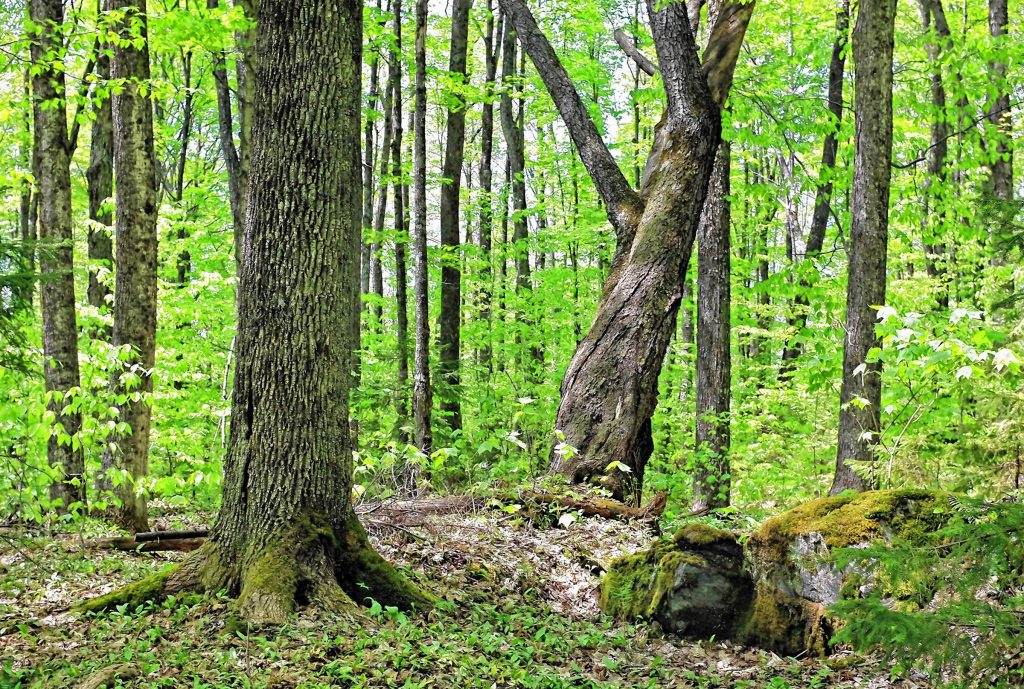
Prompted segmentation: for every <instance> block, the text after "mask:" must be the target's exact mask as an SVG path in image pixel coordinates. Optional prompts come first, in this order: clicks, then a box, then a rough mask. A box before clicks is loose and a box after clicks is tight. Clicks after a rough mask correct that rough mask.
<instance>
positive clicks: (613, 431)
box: [502, 0, 753, 500]
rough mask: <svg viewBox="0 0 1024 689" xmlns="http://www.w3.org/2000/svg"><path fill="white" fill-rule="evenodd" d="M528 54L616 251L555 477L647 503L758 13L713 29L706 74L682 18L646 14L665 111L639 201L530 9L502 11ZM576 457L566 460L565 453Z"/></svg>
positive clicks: (736, 14)
mask: <svg viewBox="0 0 1024 689" xmlns="http://www.w3.org/2000/svg"><path fill="white" fill-rule="evenodd" d="M502 8H503V9H504V10H505V11H506V12H507V14H508V18H509V20H510V21H511V22H512V24H513V26H514V28H515V30H516V33H517V34H518V36H519V39H520V41H521V42H522V44H523V47H524V49H525V50H526V52H527V53H528V54H529V55H530V58H531V59H532V60H533V63H534V65H535V66H536V67H537V70H538V72H539V73H540V75H541V77H542V79H543V80H544V83H545V85H546V86H547V89H548V91H549V92H550V93H551V96H552V98H553V99H554V101H555V104H556V106H557V107H558V110H559V112H560V113H561V115H562V119H563V120H564V121H565V123H566V126H567V128H568V129H569V133H570V135H571V136H572V137H573V141H574V143H575V144H576V148H577V150H578V151H579V154H580V157H581V158H582V159H583V163H584V165H585V166H586V168H587V171H588V172H589V173H590V176H591V178H592V179H593V180H594V184H595V186H596V187H597V189H598V193H599V194H600V195H601V197H602V200H603V201H604V203H605V206H606V209H607V212H608V217H609V220H610V222H611V224H612V227H613V228H614V229H615V232H616V241H617V245H616V251H615V257H614V259H613V262H612V266H611V270H610V272H609V275H608V278H607V279H606V281H605V285H604V291H603V294H602V297H601V302H600V304H599V305H598V309H597V314H596V316H595V317H594V322H593V324H592V325H591V328H590V331H589V332H588V333H587V335H586V336H585V337H584V338H583V340H582V341H581V342H580V343H579V345H578V346H577V349H576V353H575V354H574V355H573V358H572V361H571V362H570V364H569V367H568V370H567V371H566V373H565V377H564V379H563V381H562V399H561V403H560V404H559V408H558V415H557V419H556V428H557V430H558V431H559V432H560V433H561V435H562V436H564V441H563V442H560V443H557V444H556V445H555V447H554V448H553V450H552V456H551V462H552V463H551V470H552V471H553V472H557V473H560V474H563V475H565V476H566V477H568V478H569V479H570V480H571V481H573V482H579V481H584V480H595V481H598V482H600V483H602V484H603V485H605V486H607V487H608V488H609V489H610V490H611V491H612V493H613V494H614V495H615V496H616V497H619V498H627V497H628V498H629V499H632V500H637V499H639V495H640V487H641V485H642V480H643V472H644V467H645V465H646V463H647V459H648V458H649V457H650V454H651V452H652V450H653V440H652V437H651V416H652V415H653V413H654V408H655V405H656V403H657V383H658V374H659V373H660V372H661V365H662V361H663V359H664V356H665V351H666V348H667V346H668V342H669V339H670V338H671V336H672V332H673V330H674V329H675V322H676V314H677V312H678V309H679V302H680V284H681V283H680V276H681V275H683V274H685V271H686V267H687V264H688V262H689V258H690V252H691V250H692V247H693V241H694V237H695V235H696V232H697V223H698V221H699V220H700V214H701V209H702V207H703V205H704V197H705V195H706V192H707V187H708V180H709V178H710V175H711V170H712V167H713V165H714V159H715V151H716V150H717V148H718V143H719V139H720V130H721V119H720V115H719V107H720V104H721V103H722V102H723V101H724V99H725V95H726V94H727V93H728V87H729V84H730V83H731V79H732V72H733V67H734V66H735V61H736V57H737V55H738V53H739V46H740V43H741V42H742V38H743V34H744V33H745V30H746V26H747V22H748V21H749V18H750V13H751V12H752V10H753V5H736V4H730V5H728V6H727V8H726V9H725V10H723V12H722V21H720V22H719V23H718V24H717V25H716V26H715V28H714V31H713V35H712V38H711V41H710V45H709V48H708V51H707V52H706V57H705V61H704V65H703V67H702V65H701V63H700V60H699V59H698V57H697V48H696V44H695V42H694V38H693V33H692V31H691V29H690V24H689V19H688V17H687V12H686V7H685V6H684V5H682V4H678V3H675V4H668V5H666V6H664V7H661V8H660V9H656V8H655V5H654V2H653V0H650V1H649V2H648V12H649V14H650V16H651V25H652V30H653V35H654V43H655V48H656V49H657V52H658V61H659V63H660V69H661V72H662V79H663V82H664V84H665V91H666V95H667V99H668V107H667V109H666V111H665V114H664V115H663V117H662V120H661V122H660V123H659V126H658V128H657V131H656V135H655V142H654V147H653V149H652V151H651V154H650V156H649V157H648V159H647V165H646V169H645V170H644V176H643V181H642V184H641V189H640V191H639V193H638V192H636V191H634V190H633V189H632V188H631V187H630V185H629V182H628V181H627V180H626V178H625V176H624V175H623V174H622V171H621V170H620V169H619V167H618V164H617V163H616V162H615V159H614V158H612V156H611V154H610V153H609V151H608V148H607V147H606V146H605V144H604V142H603V141H602V140H601V138H600V135H599V133H598V131H597V127H596V126H595V125H594V123H593V121H592V120H591V119H590V117H589V115H588V113H587V110H586V108H585V106H584V105H583V103H582V100H581V99H580V96H579V94H578V93H577V92H576V90H575V88H574V86H573V85H572V82H571V81H570V79H569V76H568V74H567V73H566V72H565V70H564V68H563V67H562V65H561V63H560V62H559V60H558V58H557V56H556V55H555V53H554V51H553V50H552V48H551V46H550V44H549V43H548V42H547V39H546V38H545V37H544V35H543V34H542V33H541V32H540V29H539V28H538V27H537V24H536V21H535V20H534V18H533V15H532V14H531V12H530V10H529V8H528V7H527V6H526V5H525V4H524V3H523V1H522V0H502ZM567 446H569V447H572V448H574V449H573V451H566V447H567Z"/></svg>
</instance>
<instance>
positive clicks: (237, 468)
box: [85, 0, 431, 623]
mask: <svg viewBox="0 0 1024 689" xmlns="http://www.w3.org/2000/svg"><path fill="white" fill-rule="evenodd" d="M259 10H260V22H261V24H260V33H259V38H258V39H257V44H256V49H255V52H256V58H257V60H258V62H259V64H260V69H259V71H258V72H257V73H256V90H255V98H256V101H255V108H256V111H255V122H254V127H253V158H252V168H251V172H250V180H249V184H250V186H249V199H248V204H247V211H246V212H247V215H246V222H245V233H246V236H245V251H244V252H243V255H242V264H241V272H240V274H239V287H238V289H239V302H238V309H239V312H238V336H237V338H238V339H237V352H238V359H237V365H236V369H235V384H234V390H233V395H232V427H231V440H230V444H229V447H228V456H227V459H226V464H225V470H224V496H223V503H222V506H221V509H220V513H219V515H218V518H217V522H216V526H215V527H214V529H213V530H212V533H211V535H210V538H209V539H208V541H207V542H206V543H205V544H204V545H203V546H202V547H201V548H200V549H199V550H197V551H196V552H194V553H193V554H192V555H191V556H190V557H189V558H188V559H187V560H186V561H185V562H183V563H182V565H181V566H180V567H179V568H178V569H177V570H174V571H173V572H171V573H170V574H169V575H162V578H160V575H158V578H156V579H152V580H149V582H148V583H146V584H145V585H144V586H143V585H142V584H137V585H136V588H135V595H134V597H130V598H129V599H130V600H138V599H139V595H138V592H139V588H138V587H139V586H143V589H142V591H143V592H144V593H146V595H160V594H163V593H165V592H173V591H177V590H183V589H186V590H187V589H198V590H213V591H216V590H220V589H226V590H227V591H229V592H231V593H232V594H233V595H235V596H237V597H238V601H237V609H238V612H239V613H240V615H241V616H242V617H243V618H245V619H248V620H250V621H253V622H257V623H275V622H283V621H284V620H286V619H287V617H288V616H289V615H290V614H291V613H292V612H293V611H294V610H296V609H297V608H298V607H299V606H301V605H303V604H305V603H313V602H315V603H316V604H317V605H318V607H320V608H324V609H330V610H344V609H345V608H347V607H349V606H351V605H352V604H353V599H355V600H358V601H363V600H364V599H365V598H366V597H372V598H373V599H375V600H377V601H379V602H380V603H382V604H385V605H396V606H399V607H403V608H409V607H412V606H413V605H418V606H420V607H425V606H428V605H429V604H430V602H431V598H430V597H429V596H428V595H427V594H425V593H422V592H421V591H419V590H418V589H417V588H415V587H414V586H413V585H411V584H410V583H409V582H408V581H407V580H406V579H405V578H404V577H403V576H401V575H400V574H399V573H398V572H397V571H395V570H394V569H393V568H392V567H391V566H390V565H389V564H388V563H387V562H385V561H384V560H383V559H382V558H381V557H380V555H378V554H377V553H376V552H375V551H374V550H373V549H372V547H371V546H370V544H369V543H368V541H367V537H366V534H365V532H364V531H363V528H362V526H361V525H360V523H359V520H358V518H357V517H356V515H355V512H354V511H353V507H352V500H351V496H352V441H351V435H350V433H349V430H348V429H349V425H348V399H349V390H350V388H351V386H352V374H351V366H352V363H353V360H354V353H353V352H354V344H355V341H356V332H355V330H354V323H355V320H354V319H353V317H352V315H353V313H354V310H355V309H358V303H357V297H358V281H359V235H360V220H361V218H360V210H361V208H360V207H361V203H360V201H361V194H362V188H361V187H362V184H361V175H360V151H359V114H360V81H361V79H360V68H361V62H360V58H361V54H360V53H361V41H362V5H361V3H359V2H356V0H327V1H324V0H263V1H262V2H261V3H260V7H259ZM131 593H132V591H131V590H130V589H129V590H126V591H122V592H120V593H115V594H112V595H111V596H110V597H108V598H105V599H97V600H96V601H94V602H93V603H91V604H89V605H87V606H85V607H103V606H108V605H110V604H112V603H114V602H116V601H117V600H119V599H120V600H123V599H124V597H125V596H126V595H129V594H131Z"/></svg>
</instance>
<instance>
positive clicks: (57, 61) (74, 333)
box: [29, 0, 86, 510]
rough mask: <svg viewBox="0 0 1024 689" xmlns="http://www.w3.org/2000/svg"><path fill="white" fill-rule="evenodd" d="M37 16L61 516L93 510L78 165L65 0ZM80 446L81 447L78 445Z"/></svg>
mask: <svg viewBox="0 0 1024 689" xmlns="http://www.w3.org/2000/svg"><path fill="white" fill-rule="evenodd" d="M29 13H30V17H31V19H32V21H33V22H34V23H35V24H36V25H37V26H40V27H42V29H43V30H42V32H41V33H40V34H39V35H38V36H37V37H36V38H35V40H34V41H33V43H32V48H31V54H32V63H33V65H34V69H33V77H32V96H33V99H32V113H33V119H34V122H35V126H34V127H33V133H34V150H35V155H36V156H37V165H38V168H37V174H36V183H37V184H38V189H39V191H38V198H39V240H40V242H41V243H43V245H44V246H43V251H42V252H41V253H40V259H39V267H40V271H41V272H42V274H43V275H44V276H45V279H44V280H42V282H41V285H40V295H41V298H40V302H41V304H42V313H43V356H44V364H43V373H44V377H45V380H46V392H47V394H48V395H49V396H50V402H49V403H48V404H47V409H48V411H49V412H50V413H52V414H53V415H54V418H55V424H56V425H57V428H55V429H53V430H52V431H51V434H50V438H49V441H48V443H47V448H46V457H47V461H48V462H49V464H50V466H51V467H52V468H53V470H54V471H56V472H57V473H58V476H59V479H58V481H57V482H55V483H54V484H52V485H51V486H50V496H51V498H52V499H54V500H60V501H61V506H60V509H61V510H67V509H68V508H69V507H70V506H71V505H73V504H74V503H84V502H85V498H86V495H85V476H84V471H85V466H84V461H83V457H82V450H81V445H79V444H78V442H77V441H78V439H77V438H76V437H75V436H76V435H77V434H78V432H79V430H80V429H81V426H82V415H81V413H80V412H78V411H75V410H73V409H71V408H69V407H66V405H68V404H69V403H70V400H68V399H67V398H66V397H65V395H66V394H67V393H68V392H69V391H70V390H72V389H73V388H77V387H78V385H79V372H78V322H77V319H76V314H75V277H74V255H73V244H74V239H73V236H72V231H71V157H70V154H69V141H68V123H67V110H66V98H67V92H66V91H65V78H64V48H63V46H62V44H61V37H60V34H59V33H58V29H60V28H61V27H62V26H63V25H64V3H63V2H62V1H61V0H31V3H30V5H29ZM72 438H75V442H74V443H73V442H72Z"/></svg>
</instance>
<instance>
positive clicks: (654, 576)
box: [600, 524, 751, 638]
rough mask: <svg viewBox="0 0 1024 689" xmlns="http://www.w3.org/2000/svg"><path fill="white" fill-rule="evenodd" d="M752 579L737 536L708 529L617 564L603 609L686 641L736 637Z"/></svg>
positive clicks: (683, 533) (688, 530) (608, 578)
mask: <svg viewBox="0 0 1024 689" xmlns="http://www.w3.org/2000/svg"><path fill="white" fill-rule="evenodd" d="M750 594H751V584H750V579H749V578H748V577H747V575H746V574H745V573H744V571H743V551H742V549H741V548H740V545H739V543H737V541H736V537H735V536H734V535H733V534H732V533H730V532H728V531H722V530H720V529H714V528H712V527H709V526H706V525H703V524H690V525H687V526H684V527H683V528H682V529H680V530H679V532H678V533H676V535H675V536H674V537H673V538H672V539H671V540H665V539H662V540H659V541H657V542H656V543H654V544H653V545H652V546H651V547H650V548H648V549H647V550H646V551H643V552H640V553H636V554H634V555H627V556H626V557H623V558H620V559H618V560H616V561H615V562H613V563H612V565H611V567H609V569H608V572H607V574H606V575H605V576H604V578H603V579H602V581H601V599H600V603H601V609H602V610H604V612H605V613H607V614H609V615H612V616H614V617H616V618H617V619H621V620H633V619H636V618H643V619H649V620H654V621H656V622H658V623H659V624H660V625H661V627H662V629H664V630H665V631H667V632H670V633H674V634H679V635H681V636H691V637H700V638H706V637H708V636H711V635H713V634H714V635H717V636H719V637H722V636H727V635H729V634H731V633H732V631H733V629H734V626H735V624H736V621H737V619H738V615H739V614H740V613H742V612H743V611H744V610H745V609H746V608H747V606H749V604H750Z"/></svg>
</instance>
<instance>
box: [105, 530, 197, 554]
mask: <svg viewBox="0 0 1024 689" xmlns="http://www.w3.org/2000/svg"><path fill="white" fill-rule="evenodd" d="M209 535H210V532H209V530H208V529H194V530H191V531H146V532H143V533H137V534H135V535H134V536H119V537H117V538H103V539H100V540H97V541H93V542H92V543H90V546H92V547H93V548H104V549H108V550H127V551H138V552H142V553H152V552H157V551H161V550H177V551H179V552H183V553H187V552H190V551H192V550H195V549H196V548H198V547H199V546H200V545H202V544H203V541H204V540H206V537H207V536H209Z"/></svg>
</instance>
